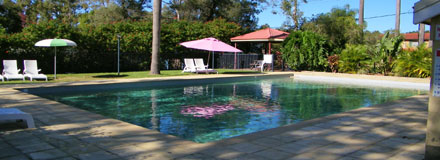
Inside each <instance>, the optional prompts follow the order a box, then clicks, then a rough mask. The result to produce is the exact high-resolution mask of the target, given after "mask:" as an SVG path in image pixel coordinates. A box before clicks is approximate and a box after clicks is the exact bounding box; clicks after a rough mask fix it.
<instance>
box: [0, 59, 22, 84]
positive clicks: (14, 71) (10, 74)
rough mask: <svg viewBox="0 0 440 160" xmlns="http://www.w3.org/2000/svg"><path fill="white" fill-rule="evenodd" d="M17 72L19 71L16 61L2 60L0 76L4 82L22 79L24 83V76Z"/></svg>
mask: <svg viewBox="0 0 440 160" xmlns="http://www.w3.org/2000/svg"><path fill="white" fill-rule="evenodd" d="M19 72H20V69H18V68H17V60H3V72H2V75H3V77H4V78H6V80H8V81H9V80H10V79H22V80H23V81H24V76H23V75H22V74H20V73H19Z"/></svg>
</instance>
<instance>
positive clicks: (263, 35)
mask: <svg viewBox="0 0 440 160" xmlns="http://www.w3.org/2000/svg"><path fill="white" fill-rule="evenodd" d="M287 36H289V33H288V32H283V31H279V30H276V29H272V28H266V29H261V30H257V31H255V32H251V33H247V34H244V35H240V36H237V37H233V38H231V41H283V40H284V39H286V38H287Z"/></svg>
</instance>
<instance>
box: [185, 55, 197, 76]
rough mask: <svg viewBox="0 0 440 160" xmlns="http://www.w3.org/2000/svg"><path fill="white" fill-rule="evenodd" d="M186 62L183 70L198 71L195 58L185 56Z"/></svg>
mask: <svg viewBox="0 0 440 160" xmlns="http://www.w3.org/2000/svg"><path fill="white" fill-rule="evenodd" d="M184 62H185V68H183V71H182V73H183V72H192V73H194V72H196V66H195V65H194V59H192V58H185V59H184Z"/></svg>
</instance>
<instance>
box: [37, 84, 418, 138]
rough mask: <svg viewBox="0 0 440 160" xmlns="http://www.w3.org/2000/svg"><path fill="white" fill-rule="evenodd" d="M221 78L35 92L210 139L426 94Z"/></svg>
mask: <svg viewBox="0 0 440 160" xmlns="http://www.w3.org/2000/svg"><path fill="white" fill-rule="evenodd" d="M216 81H217V82H216ZM218 81H225V80H213V79H211V80H207V81H194V80H187V81H181V82H172V83H164V82H158V84H159V85H157V84H150V85H148V86H144V87H139V86H137V87H121V84H119V85H118V84H114V85H116V86H113V85H112V86H113V89H110V90H108V91H106V90H104V89H102V88H112V87H109V86H107V87H95V88H101V89H96V90H97V91H94V89H92V88H94V87H83V88H82V89H78V88H81V87H75V88H76V89H75V88H73V87H67V88H69V89H66V88H61V89H58V91H57V89H56V88H55V89H50V90H49V91H46V92H43V91H39V92H35V94H37V95H40V96H42V97H45V98H49V99H52V100H55V101H58V102H61V103H64V104H67V105H70V106H74V107H78V108H81V109H85V110H88V111H91V112H95V113H98V114H102V115H104V116H107V117H110V118H115V119H119V120H122V121H125V122H129V123H132V124H136V125H139V126H143V127H146V128H150V129H155V130H158V131H160V132H162V133H165V134H171V135H175V136H178V137H181V138H184V139H188V140H192V141H195V142H199V143H205V142H211V141H216V140H221V139H225V138H230V137H235V136H239V135H243V134H247V133H253V132H257V131H262V130H267V129H271V128H277V127H280V126H284V125H288V124H294V123H298V122H301V121H304V120H309V119H313V118H317V117H322V116H326V115H330V114H334V113H340V112H344V111H348V110H353V109H356V108H360V107H366V106H371V105H375V104H380V103H384V102H389V101H393V100H397V99H402V98H405V97H409V96H413V95H417V94H423V93H425V92H426V91H421V90H408V89H393V88H384V87H378V88H372V87H365V86H355V85H340V84H330V83H315V82H307V81H298V80H295V79H293V78H289V77H288V76H272V77H269V78H267V77H266V78H258V77H253V78H252V77H251V78H250V77H245V78H240V79H235V80H226V81H225V82H218ZM213 82H215V83H213ZM189 84H193V85H189ZM194 84H195V85H194ZM124 85H126V84H124ZM117 86H119V87H117ZM127 86H129V85H127ZM133 86H136V85H133ZM86 89H87V90H86ZM46 90H47V89H46ZM81 90H82V91H81ZM30 93H32V92H30Z"/></svg>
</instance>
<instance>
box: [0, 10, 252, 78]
mask: <svg viewBox="0 0 440 160" xmlns="http://www.w3.org/2000/svg"><path fill="white" fill-rule="evenodd" d="M151 32H152V22H149V21H122V22H115V23H111V24H101V25H78V26H72V25H70V24H67V23H63V22H59V21H56V20H52V21H48V22H40V23H38V24H32V25H29V26H27V27H25V28H24V29H23V31H22V32H20V33H15V34H7V33H4V32H0V53H1V55H2V56H1V57H0V60H3V59H16V60H18V62H19V66H22V65H21V62H22V60H24V59H36V60H38V66H39V68H41V69H42V70H43V71H44V73H52V71H53V56H54V48H39V47H34V44H35V43H36V42H37V41H39V40H42V39H47V38H64V39H70V40H73V41H75V42H76V43H77V47H58V48H57V64H58V65H57V72H59V73H66V72H75V73H84V72H109V71H115V70H116V66H117V65H116V63H117V43H118V37H117V35H118V34H119V35H120V36H121V38H120V48H121V53H122V54H121V70H122V71H138V70H148V69H149V66H150V60H151V58H150V57H151V43H152V34H151ZM243 32H244V31H243V29H242V28H241V26H239V25H237V24H235V23H230V22H226V21H225V20H224V19H216V20H213V21H210V22H206V23H202V22H188V21H173V22H169V23H164V24H162V31H161V55H160V57H161V61H162V62H164V61H165V60H172V59H180V58H182V57H190V56H191V55H193V54H194V53H193V52H194V50H193V51H191V50H190V49H186V48H184V47H182V46H180V45H179V43H180V42H184V41H190V40H196V39H201V38H206V37H215V38H217V39H219V40H222V41H224V42H228V41H229V38H230V37H234V36H237V35H240V34H242V33H243ZM205 54H206V53H205ZM162 64H164V63H162ZM19 68H21V67H19Z"/></svg>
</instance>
